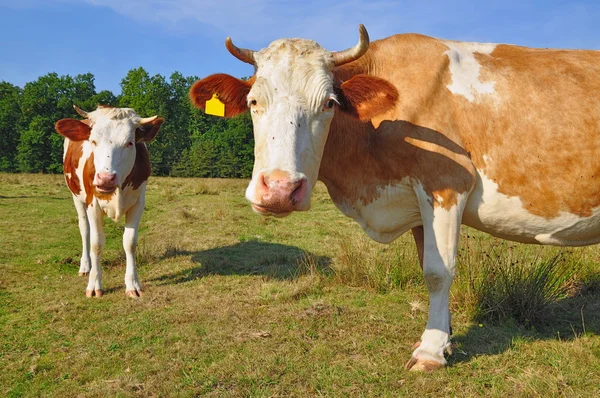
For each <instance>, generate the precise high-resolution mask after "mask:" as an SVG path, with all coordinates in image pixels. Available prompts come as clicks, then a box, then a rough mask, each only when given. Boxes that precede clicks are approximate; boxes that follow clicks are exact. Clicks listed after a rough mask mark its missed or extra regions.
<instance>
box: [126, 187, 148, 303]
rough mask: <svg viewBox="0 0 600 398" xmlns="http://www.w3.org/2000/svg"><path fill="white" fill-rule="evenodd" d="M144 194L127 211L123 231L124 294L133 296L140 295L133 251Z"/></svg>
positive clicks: (140, 289) (140, 286)
mask: <svg viewBox="0 0 600 398" xmlns="http://www.w3.org/2000/svg"><path fill="white" fill-rule="evenodd" d="M142 189H143V188H142ZM144 196H145V195H144V192H142V193H141V195H140V198H139V199H138V201H137V203H136V204H135V205H134V206H133V207H132V208H130V209H129V210H128V211H127V214H126V222H125V232H124V233H123V249H125V257H126V259H127V260H126V261H127V266H126V268H125V295H126V296H127V297H134V298H135V297H140V296H141V295H142V285H140V282H139V280H138V274H137V268H136V264H135V252H136V249H137V240H138V226H139V225H140V220H141V218H142V213H143V212H144V202H145V201H144Z"/></svg>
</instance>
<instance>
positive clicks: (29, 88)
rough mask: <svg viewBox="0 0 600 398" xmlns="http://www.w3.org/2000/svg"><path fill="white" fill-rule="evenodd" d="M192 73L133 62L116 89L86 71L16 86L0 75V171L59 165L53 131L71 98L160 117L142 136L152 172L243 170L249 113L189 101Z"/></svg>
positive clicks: (247, 161) (246, 171)
mask: <svg viewBox="0 0 600 398" xmlns="http://www.w3.org/2000/svg"><path fill="white" fill-rule="evenodd" d="M197 79H198V78H197V77H195V76H190V77H185V76H183V75H182V74H181V73H179V72H174V73H173V74H171V76H170V78H169V80H167V79H166V78H165V77H163V76H161V75H159V74H157V75H154V76H150V75H149V74H148V72H147V71H146V70H144V68H142V67H139V68H135V69H132V70H130V71H129V72H128V73H127V75H126V76H125V78H123V80H122V81H121V94H120V95H118V96H116V95H114V94H113V93H112V92H110V91H106V90H105V91H101V92H96V88H95V86H94V76H93V75H92V74H90V73H87V74H83V75H77V76H75V77H74V78H73V77H71V76H59V75H58V74H56V73H49V74H47V75H45V76H42V77H40V78H39V79H37V80H36V81H34V82H30V83H27V84H26V85H25V87H24V88H23V89H22V90H21V89H20V88H19V87H16V86H13V85H12V84H10V83H7V82H1V83H0V171H13V172H14V171H21V172H33V173H40V172H41V173H60V172H61V171H62V154H63V138H62V137H61V136H60V135H58V134H57V133H56V132H55V131H54V124H55V123H56V121H58V120H60V119H62V118H66V117H77V115H76V114H75V111H74V110H73V108H72V106H73V105H77V106H79V107H81V108H83V109H85V110H93V109H95V108H96V106H97V105H109V106H119V107H129V108H133V109H135V110H136V112H137V113H138V114H139V115H142V116H151V115H159V116H160V117H163V118H165V123H164V124H163V126H162V128H161V131H160V133H159V134H158V136H157V137H156V139H155V140H154V141H153V142H152V143H150V144H149V150H150V162H151V166H152V173H153V174H155V175H173V176H182V177H200V176H202V177H248V176H250V175H251V173H252V164H253V146H254V142H253V136H252V123H251V120H250V117H249V115H247V114H246V115H242V116H239V117H237V118H233V119H222V118H216V117H214V116H207V115H205V114H204V113H203V112H202V111H200V110H198V109H196V108H194V107H193V106H192V105H191V103H190V101H189V98H188V92H189V88H190V87H191V85H192V84H193V83H194V82H195V81H196V80H197Z"/></svg>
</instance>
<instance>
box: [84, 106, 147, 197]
mask: <svg viewBox="0 0 600 398" xmlns="http://www.w3.org/2000/svg"><path fill="white" fill-rule="evenodd" d="M108 109H116V108H108ZM102 110H103V109H102V108H101V109H99V110H96V111H94V112H90V113H88V117H89V119H90V122H91V124H90V126H91V128H92V130H91V132H90V138H89V142H90V144H91V146H92V152H93V153H94V167H95V169H96V173H95V174H94V180H93V185H94V186H95V187H96V189H97V190H98V191H99V192H112V191H114V190H115V189H116V187H118V186H121V183H122V182H123V180H124V179H125V178H126V177H127V176H128V175H129V173H131V170H132V169H133V164H134V162H135V155H136V149H135V131H136V129H137V127H139V122H140V120H141V118H140V117H139V116H138V115H137V114H135V112H133V110H131V115H128V116H127V117H123V118H120V119H116V118H111V117H109V116H108V115H107V114H106V112H102ZM121 110H123V109H121Z"/></svg>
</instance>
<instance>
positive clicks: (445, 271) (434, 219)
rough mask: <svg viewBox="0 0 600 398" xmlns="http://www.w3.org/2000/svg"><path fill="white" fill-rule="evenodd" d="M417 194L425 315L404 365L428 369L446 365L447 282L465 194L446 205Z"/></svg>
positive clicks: (452, 265)
mask: <svg viewBox="0 0 600 398" xmlns="http://www.w3.org/2000/svg"><path fill="white" fill-rule="evenodd" d="M418 196H419V208H420V211H421V215H422V218H423V264H422V266H423V277H424V279H425V283H426V285H427V289H428V290H429V317H428V319H427V327H426V328H425V332H424V333H423V334H422V335H421V341H420V343H417V344H416V345H415V350H414V351H413V353H412V357H411V359H410V360H409V361H408V362H407V364H406V369H411V370H420V371H432V370H435V369H437V368H440V367H442V366H444V365H446V359H445V358H444V354H445V353H446V352H448V353H449V352H450V333H451V332H450V309H449V295H450V285H451V284H452V278H453V277H454V266H455V262H456V252H457V248H458V238H459V234H460V225H461V220H462V213H463V209H464V206H465V204H466V198H467V195H466V194H456V202H455V203H453V204H452V205H450V206H448V205H446V206H444V202H441V203H440V202H438V201H437V200H432V198H431V197H430V196H429V195H427V194H426V193H425V192H420V193H419V192H418ZM447 202H450V203H452V202H454V201H447ZM417 236H418V235H417V234H415V239H416V238H417Z"/></svg>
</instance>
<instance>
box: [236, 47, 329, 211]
mask: <svg viewBox="0 0 600 398" xmlns="http://www.w3.org/2000/svg"><path fill="white" fill-rule="evenodd" d="M254 59H255V61H256V68H257V69H256V75H255V81H254V84H253V85H252V89H251V90H250V92H249V93H248V96H247V103H248V107H249V108H250V113H251V115H252V123H253V125H254V140H255V150H254V155H255V160H254V169H253V173H252V181H251V182H250V184H249V186H248V189H247V190H246V198H247V199H248V200H249V201H250V202H251V203H252V207H253V209H254V210H255V211H257V212H259V213H265V214H273V215H277V216H284V215H287V214H289V213H290V212H291V211H293V210H300V211H302V210H308V209H309V208H310V196H311V191H312V188H313V187H314V185H315V184H316V182H317V177H318V173H319V166H320V163H321V157H322V155H323V149H324V147H325V141H326V140H327V133H328V131H329V125H330V123H331V120H332V118H333V114H334V105H335V103H336V101H337V99H336V96H335V94H334V92H333V75H332V73H331V68H332V66H333V64H332V58H331V54H330V53H329V52H328V51H326V50H325V49H323V48H322V47H321V46H319V45H318V44H317V43H315V42H312V41H308V40H298V39H283V40H277V41H275V42H273V43H271V45H270V46H269V47H268V48H265V49H263V50H261V51H259V52H257V53H255V56H254ZM290 198H291V199H290Z"/></svg>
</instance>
